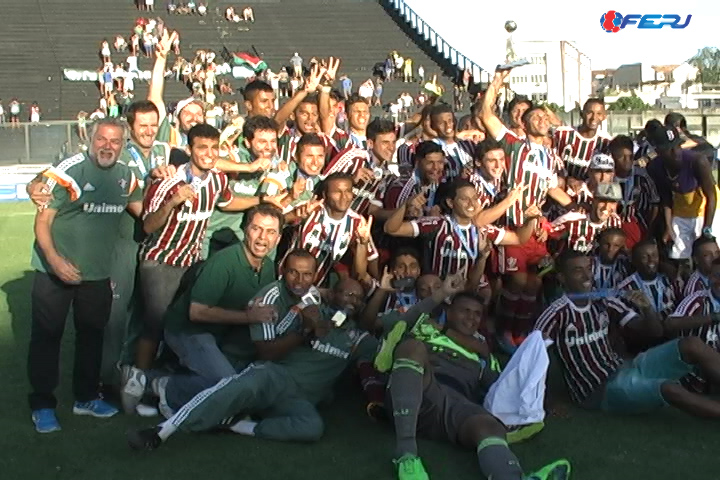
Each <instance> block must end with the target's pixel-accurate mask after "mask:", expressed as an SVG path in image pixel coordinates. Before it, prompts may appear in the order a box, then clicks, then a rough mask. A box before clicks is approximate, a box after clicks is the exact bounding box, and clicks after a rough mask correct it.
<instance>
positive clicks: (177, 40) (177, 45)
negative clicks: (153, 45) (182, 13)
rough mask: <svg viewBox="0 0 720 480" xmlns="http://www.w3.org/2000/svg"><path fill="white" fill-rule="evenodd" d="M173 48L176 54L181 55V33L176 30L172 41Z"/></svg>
mask: <svg viewBox="0 0 720 480" xmlns="http://www.w3.org/2000/svg"><path fill="white" fill-rule="evenodd" d="M172 49H173V52H174V53H175V55H180V34H179V33H178V32H175V38H174V40H173V42H172Z"/></svg>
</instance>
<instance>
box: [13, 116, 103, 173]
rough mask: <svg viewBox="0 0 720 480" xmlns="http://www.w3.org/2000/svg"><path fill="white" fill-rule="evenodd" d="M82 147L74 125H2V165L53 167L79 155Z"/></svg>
mask: <svg viewBox="0 0 720 480" xmlns="http://www.w3.org/2000/svg"><path fill="white" fill-rule="evenodd" d="M88 123H89V122H88ZM88 129H89V126H88ZM79 144H80V138H79V136H78V128H77V122H74V121H73V122H69V121H57V122H42V123H21V124H20V125H19V126H17V127H13V126H11V125H10V124H9V123H3V124H1V125H0V165H6V166H7V165H17V164H46V163H52V162H54V161H55V160H57V159H58V158H63V157H64V156H67V155H70V154H73V153H77V152H78V151H79Z"/></svg>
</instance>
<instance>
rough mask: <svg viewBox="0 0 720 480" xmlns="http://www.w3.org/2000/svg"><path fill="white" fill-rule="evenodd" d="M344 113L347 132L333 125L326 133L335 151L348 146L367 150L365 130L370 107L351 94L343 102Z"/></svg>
mask: <svg viewBox="0 0 720 480" xmlns="http://www.w3.org/2000/svg"><path fill="white" fill-rule="evenodd" d="M345 112H346V113H347V119H348V126H349V127H350V128H349V130H348V131H347V132H345V131H342V130H340V129H338V128H337V127H335V126H334V125H333V127H335V128H333V129H332V131H331V132H327V131H326V132H325V133H327V134H328V135H329V136H330V138H331V139H332V141H333V144H334V145H335V148H336V149H337V150H340V151H342V150H345V149H346V148H347V147H348V146H351V145H352V146H354V147H356V148H359V149H362V150H367V149H368V148H369V145H368V137H367V129H368V127H369V125H368V122H369V121H370V105H368V102H367V101H366V100H365V99H364V98H362V97H361V96H360V95H358V94H353V95H351V96H350V98H348V99H347V100H345Z"/></svg>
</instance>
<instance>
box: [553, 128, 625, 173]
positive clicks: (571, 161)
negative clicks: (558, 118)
mask: <svg viewBox="0 0 720 480" xmlns="http://www.w3.org/2000/svg"><path fill="white" fill-rule="evenodd" d="M610 140H612V138H611V137H610V136H609V135H608V134H607V133H605V132H601V131H599V130H598V131H597V133H596V134H595V136H594V137H592V138H586V137H583V136H582V135H580V132H578V131H577V130H576V129H574V128H573V127H558V128H557V130H555V133H554V134H553V142H554V147H555V150H557V152H558V154H559V155H560V158H561V159H562V160H563V164H564V165H565V170H566V172H567V176H568V177H573V178H577V179H578V180H585V179H587V172H588V165H589V164H590V160H591V159H592V156H593V155H595V154H596V153H608V145H609V144H610Z"/></svg>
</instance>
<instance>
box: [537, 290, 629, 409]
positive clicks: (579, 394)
mask: <svg viewBox="0 0 720 480" xmlns="http://www.w3.org/2000/svg"><path fill="white" fill-rule="evenodd" d="M635 317H637V313H635V312H633V311H632V310H630V309H629V308H628V307H627V306H626V305H625V304H624V303H623V302H621V301H620V300H618V299H616V298H605V299H602V300H592V301H590V303H589V304H588V305H585V306H583V307H579V306H577V305H575V303H573V301H572V300H570V299H569V298H568V297H567V296H566V295H563V296H562V297H560V298H559V299H557V300H555V301H554V302H553V303H552V304H550V306H549V307H548V308H547V309H546V310H545V311H544V312H543V313H542V314H541V315H540V317H539V318H538V319H537V322H536V323H535V329H536V330H540V331H541V332H542V333H543V335H544V336H545V337H546V338H549V339H550V340H552V341H553V342H554V343H555V346H556V348H557V351H558V354H559V356H560V362H561V364H562V367H563V376H564V378H565V383H566V384H567V387H568V389H569V390H570V396H571V397H572V399H573V400H574V401H575V402H577V403H583V402H584V401H585V400H587V399H588V397H590V395H591V394H592V393H593V392H594V391H596V390H597V389H598V388H601V387H602V386H603V385H604V384H605V382H607V380H608V378H609V377H610V376H611V375H612V374H613V373H615V372H616V371H617V370H618V368H620V365H621V364H622V359H621V358H620V355H618V354H617V353H616V352H615V351H614V350H613V348H612V346H611V343H610V337H609V328H610V322H614V323H617V324H619V325H620V326H621V327H624V326H625V325H627V323H628V322H630V321H631V320H632V319H633V318H635Z"/></svg>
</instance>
